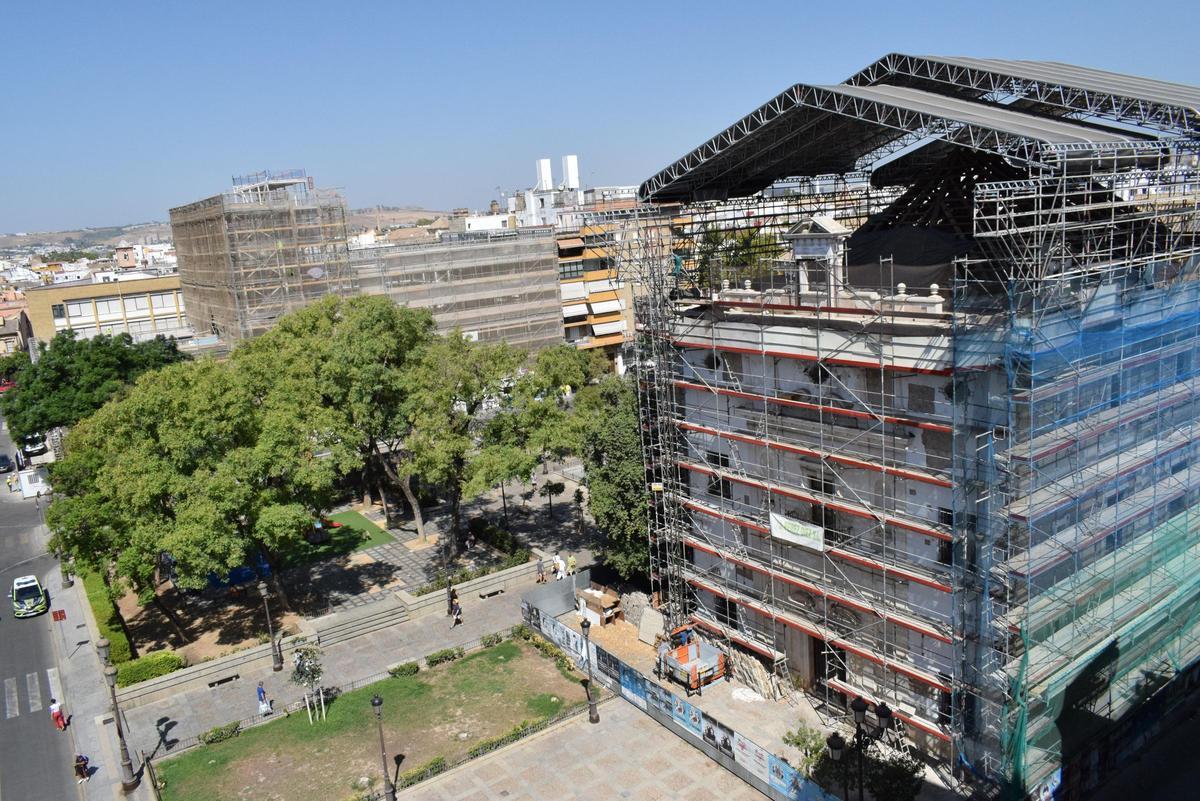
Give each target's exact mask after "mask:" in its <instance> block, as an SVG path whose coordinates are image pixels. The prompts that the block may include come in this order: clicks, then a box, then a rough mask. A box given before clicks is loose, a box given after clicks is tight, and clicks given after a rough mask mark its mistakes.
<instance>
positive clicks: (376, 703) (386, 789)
mask: <svg viewBox="0 0 1200 801" xmlns="http://www.w3.org/2000/svg"><path fill="white" fill-rule="evenodd" d="M371 708H372V709H374V710H375V722H376V723H377V724H378V725H379V758H380V759H381V760H383V793H384V797H385V798H386V799H387V801H396V785H394V784H392V775H391V773H389V772H388V771H389V768H388V760H387V747H386V746H385V745H384V744H383V699H382V698H380V697H379V696H378V695H374V696H372V697H371Z"/></svg>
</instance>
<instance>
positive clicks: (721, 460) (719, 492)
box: [708, 451, 733, 499]
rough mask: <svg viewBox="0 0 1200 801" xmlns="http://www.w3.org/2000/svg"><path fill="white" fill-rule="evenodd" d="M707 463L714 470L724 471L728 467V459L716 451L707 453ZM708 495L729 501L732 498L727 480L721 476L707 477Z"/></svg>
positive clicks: (730, 487) (731, 489)
mask: <svg viewBox="0 0 1200 801" xmlns="http://www.w3.org/2000/svg"><path fill="white" fill-rule="evenodd" d="M708 463H709V465H711V466H712V467H714V468H720V469H724V468H726V467H729V457H728V456H727V455H725V454H723V453H717V452H716V451H709V452H708ZM708 494H709V495H713V496H715V497H718V498H725V499H729V498H732V497H733V488H732V486H731V485H730V483H729V479H727V478H722V477H721V476H717V475H711V476H709V477H708Z"/></svg>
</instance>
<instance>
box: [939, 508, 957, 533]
mask: <svg viewBox="0 0 1200 801" xmlns="http://www.w3.org/2000/svg"><path fill="white" fill-rule="evenodd" d="M938 525H942V526H945V527H946V528H949V529H953V528H954V510H952V509H947V508H946V507H944V506H943V507H941V508H939V509H938Z"/></svg>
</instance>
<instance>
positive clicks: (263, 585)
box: [258, 581, 283, 673]
mask: <svg viewBox="0 0 1200 801" xmlns="http://www.w3.org/2000/svg"><path fill="white" fill-rule="evenodd" d="M258 594H259V595H261V596H262V599H263V609H265V610H266V612H267V637H268V638H269V639H270V642H271V669H272V670H274V671H275V672H276V673H278V672H279V671H281V670H283V650H282V649H281V648H278V647H276V645H275V630H274V629H272V628H271V605H270V604H269V603H268V602H267V582H265V581H260V582H258Z"/></svg>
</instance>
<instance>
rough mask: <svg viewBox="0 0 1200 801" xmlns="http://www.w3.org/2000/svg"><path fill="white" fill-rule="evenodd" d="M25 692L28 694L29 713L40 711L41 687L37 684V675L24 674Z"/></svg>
mask: <svg viewBox="0 0 1200 801" xmlns="http://www.w3.org/2000/svg"><path fill="white" fill-rule="evenodd" d="M25 690H26V692H28V693H29V711H30V712H41V711H42V685H41V684H40V683H39V682H38V674H36V673H26V674H25Z"/></svg>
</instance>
